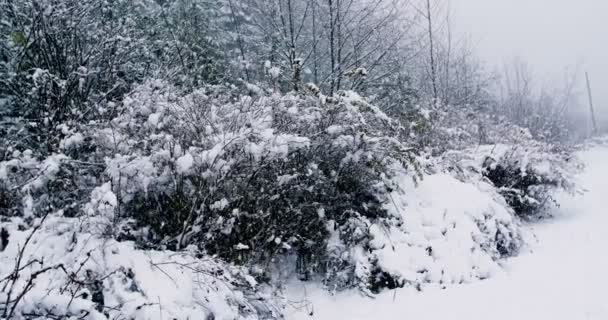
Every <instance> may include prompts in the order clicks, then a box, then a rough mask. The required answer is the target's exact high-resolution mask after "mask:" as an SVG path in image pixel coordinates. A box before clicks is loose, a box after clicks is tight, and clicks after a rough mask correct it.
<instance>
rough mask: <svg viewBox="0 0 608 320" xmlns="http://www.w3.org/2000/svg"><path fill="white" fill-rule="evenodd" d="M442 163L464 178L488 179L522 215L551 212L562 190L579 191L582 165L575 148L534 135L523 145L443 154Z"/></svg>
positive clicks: (519, 214) (517, 212) (466, 179)
mask: <svg viewBox="0 0 608 320" xmlns="http://www.w3.org/2000/svg"><path fill="white" fill-rule="evenodd" d="M439 161H440V162H441V166H442V167H443V168H444V169H446V170H448V171H451V172H453V173H454V174H455V175H456V176H458V177H459V178H460V179H462V180H465V181H475V180H477V179H483V180H487V181H489V182H491V183H492V185H493V186H495V187H496V189H497V191H498V192H499V193H500V194H501V195H502V196H503V197H504V198H505V200H506V203H507V204H508V205H509V207H511V208H512V209H513V210H514V213H515V214H516V215H517V216H519V217H520V218H523V219H526V220H529V219H538V218H542V217H546V216H548V215H550V209H551V208H552V207H554V206H555V205H558V204H557V203H556V202H555V200H554V198H553V195H554V194H555V193H556V192H558V191H560V190H561V191H565V192H569V193H573V192H576V191H577V190H578V189H577V186H576V183H575V182H576V179H575V174H576V173H577V172H578V170H579V169H580V167H581V165H580V163H578V161H577V159H576V158H575V157H574V156H572V155H571V152H570V151H568V150H566V149H563V147H558V146H553V145H549V144H545V143H541V142H538V141H534V140H532V139H529V140H523V139H522V140H521V144H519V145H508V144H496V145H480V146H478V147H476V148H469V149H465V150H463V151H450V152H447V153H446V154H444V155H443V157H442V158H441V160H439Z"/></svg>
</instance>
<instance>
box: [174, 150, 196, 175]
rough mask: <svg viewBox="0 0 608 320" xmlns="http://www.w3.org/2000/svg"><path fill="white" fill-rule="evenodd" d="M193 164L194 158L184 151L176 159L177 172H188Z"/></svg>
mask: <svg viewBox="0 0 608 320" xmlns="http://www.w3.org/2000/svg"><path fill="white" fill-rule="evenodd" d="M193 165H194V158H193V157H192V155H191V154H190V153H186V154H185V155H183V156H181V157H179V158H178V159H177V172H179V173H181V174H184V173H188V172H189V171H190V170H191V169H192V166H193Z"/></svg>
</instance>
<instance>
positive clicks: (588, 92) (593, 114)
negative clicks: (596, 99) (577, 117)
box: [585, 72, 597, 134]
mask: <svg viewBox="0 0 608 320" xmlns="http://www.w3.org/2000/svg"><path fill="white" fill-rule="evenodd" d="M585 79H586V80H587V94H588V96H589V110H591V122H592V123H593V134H596V133H597V122H596V121H595V111H594V110H593V96H592V95H591V84H590V82H589V73H588V72H585Z"/></svg>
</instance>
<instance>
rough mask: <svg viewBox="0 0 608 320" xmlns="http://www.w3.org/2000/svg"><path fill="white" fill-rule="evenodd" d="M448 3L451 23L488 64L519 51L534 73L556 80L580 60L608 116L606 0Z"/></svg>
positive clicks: (459, 0)
mask: <svg viewBox="0 0 608 320" xmlns="http://www.w3.org/2000/svg"><path fill="white" fill-rule="evenodd" d="M451 8H452V12H453V16H454V19H453V24H454V28H455V29H456V30H457V31H458V32H459V33H466V34H468V35H469V36H470V37H471V38H472V40H473V42H474V43H475V48H476V52H477V53H478V55H479V56H480V57H481V58H482V59H483V60H484V61H486V62H487V63H488V64H489V65H490V66H495V67H496V66H500V65H501V64H503V63H504V62H506V61H509V60H510V59H512V58H513V57H514V56H519V57H521V58H523V59H524V60H526V61H527V62H528V63H529V65H530V66H531V68H532V69H533V70H534V73H535V76H536V77H538V78H542V79H556V78H557V77H559V76H563V74H564V69H565V68H566V67H571V68H574V67H575V66H577V65H580V69H581V71H582V72H584V71H588V72H589V74H590V77H591V82H592V87H593V94H594V100H595V101H594V102H595V105H596V109H600V110H599V111H598V112H601V113H602V115H603V116H604V117H606V116H608V0H451ZM562 78H563V77H562ZM580 82H581V88H582V86H583V85H584V78H583V77H581V78H580ZM583 98H585V99H584V100H582V101H583V102H584V106H587V103H586V101H587V100H586V96H584V97H583Z"/></svg>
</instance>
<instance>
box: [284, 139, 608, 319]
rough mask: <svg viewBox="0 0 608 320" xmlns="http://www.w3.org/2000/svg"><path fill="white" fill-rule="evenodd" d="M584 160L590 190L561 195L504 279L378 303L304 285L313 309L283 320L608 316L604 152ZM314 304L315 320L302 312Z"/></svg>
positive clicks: (607, 155)
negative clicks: (557, 207) (551, 216)
mask: <svg viewBox="0 0 608 320" xmlns="http://www.w3.org/2000/svg"><path fill="white" fill-rule="evenodd" d="M581 158H582V159H583V161H585V163H586V164H587V169H586V172H585V173H584V174H582V176H581V182H582V184H583V186H584V187H585V188H587V189H588V190H589V192H588V193H586V194H585V195H584V196H581V197H577V198H565V199H564V200H563V201H562V208H561V210H560V211H559V212H558V213H557V215H558V216H557V217H556V218H555V219H554V220H551V221H548V222H545V223H542V224H535V225H534V226H533V227H531V228H532V229H533V232H534V234H535V235H536V237H537V240H536V241H535V243H534V242H533V243H532V244H531V247H532V252H530V253H525V254H522V255H521V256H519V257H517V258H513V259H511V260H510V261H508V262H506V265H505V271H504V272H503V273H502V274H500V275H498V276H495V277H493V278H491V279H490V280H486V281H480V282H477V283H474V284H470V285H462V286H456V287H452V288H449V289H447V290H438V289H437V290H430V289H429V290H425V291H424V292H422V293H418V292H415V291H413V290H410V289H403V290H398V291H396V292H390V293H389V292H387V293H386V294H383V295H380V296H379V297H378V298H377V299H369V298H362V297H361V296H360V295H358V294H357V293H352V292H351V293H347V294H340V295H338V296H335V297H332V296H330V295H328V294H326V293H323V292H322V291H321V290H319V289H315V288H307V289H306V291H307V292H306V297H307V299H308V301H310V302H311V305H309V306H307V307H302V308H300V309H299V310H295V309H294V310H292V311H291V314H288V317H287V318H288V319H294V320H296V319H297V320H300V319H302V320H304V319H315V320H330V319H331V320H337V319H349V320H368V319H370V320H371V319H374V320H375V319H395V320H398V319H399V320H401V319H415V320H423V319H429V320H439V319H442V320H445V319H457V320H458V319H466V320H485V319H492V320H584V319H592V320H606V319H608V204H607V203H608V148H595V149H593V150H590V151H586V152H584V153H582V154H581ZM299 291H301V292H304V290H299ZM301 298H303V297H301ZM311 307H312V308H314V312H313V316H309V315H308V312H307V311H306V310H308V311H311V310H312V309H311Z"/></svg>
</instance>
